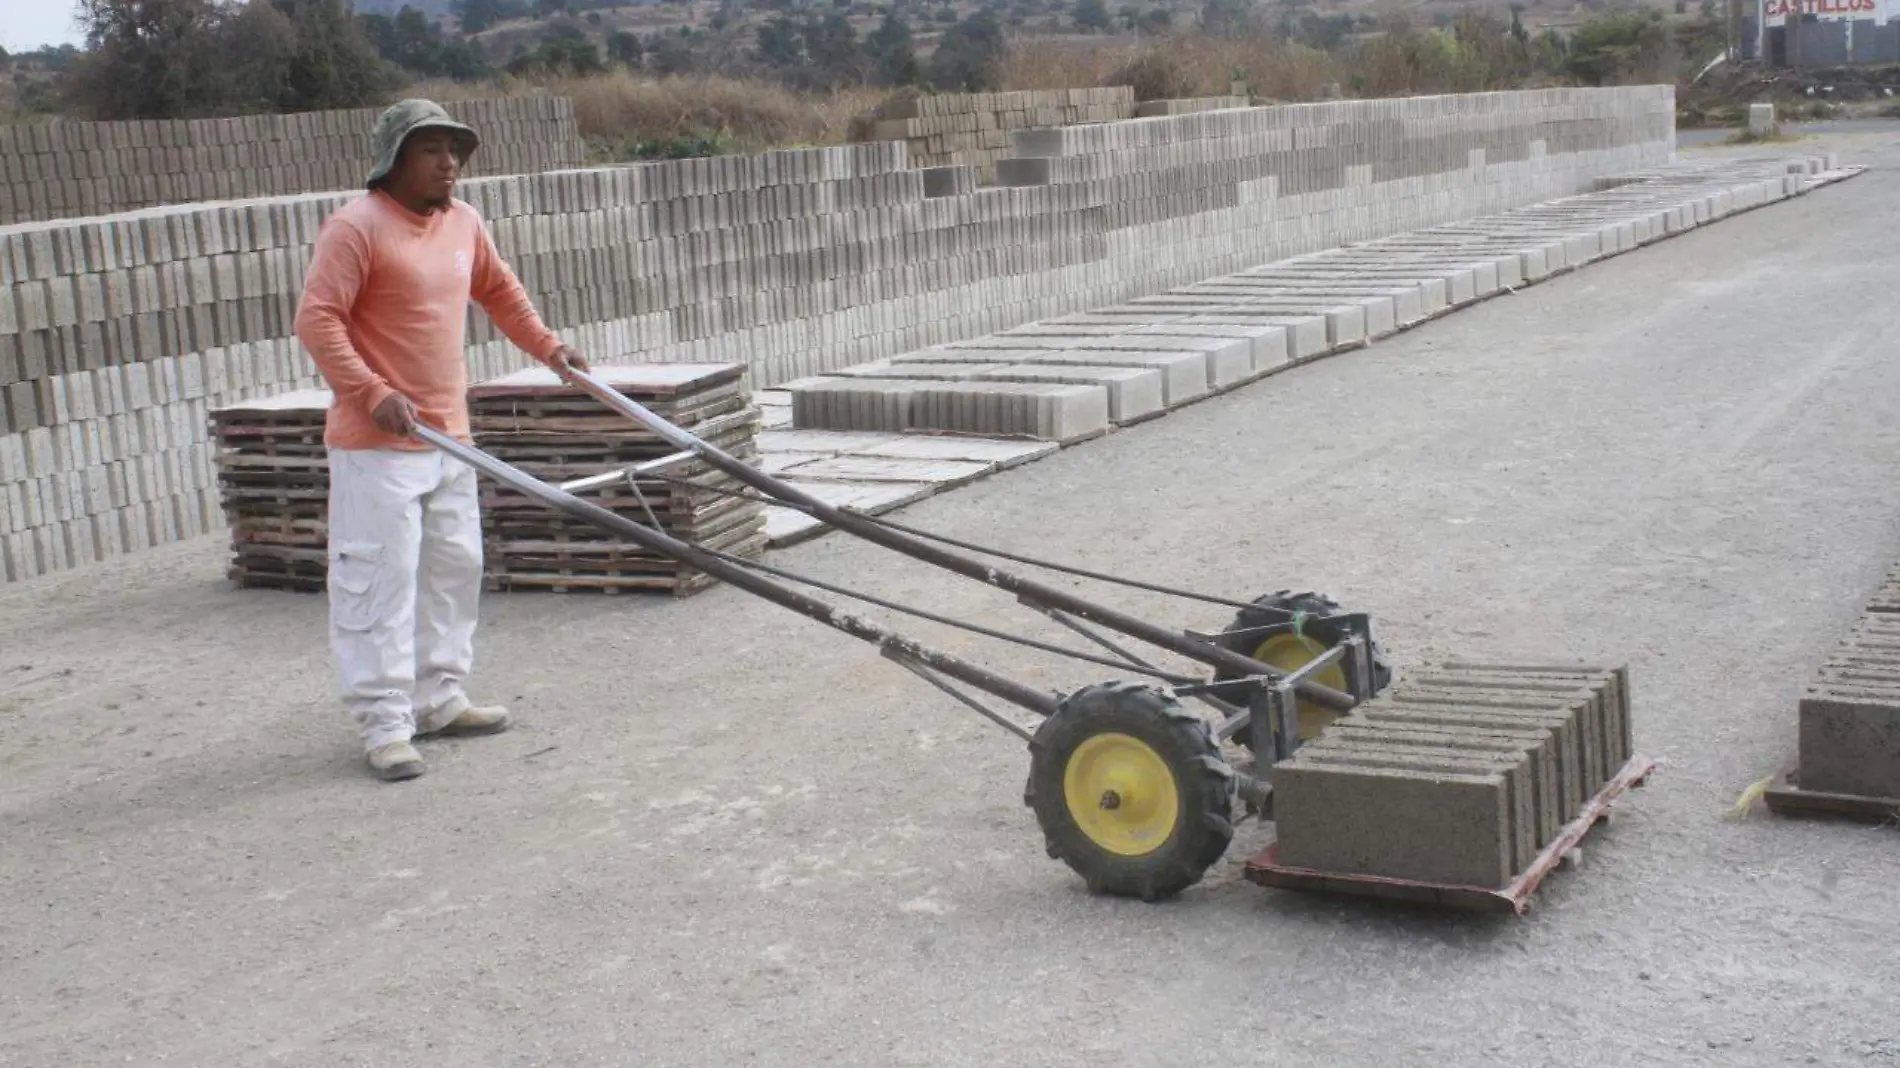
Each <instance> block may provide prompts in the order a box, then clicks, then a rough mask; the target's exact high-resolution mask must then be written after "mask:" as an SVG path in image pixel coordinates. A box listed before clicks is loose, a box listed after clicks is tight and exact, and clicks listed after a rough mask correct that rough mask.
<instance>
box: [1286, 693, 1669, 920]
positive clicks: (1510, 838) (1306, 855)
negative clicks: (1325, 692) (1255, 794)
mask: <svg viewBox="0 0 1900 1068" xmlns="http://www.w3.org/2000/svg"><path fill="white" fill-rule="evenodd" d="M1634 751H1635V749H1634V740H1633V737H1632V730H1631V713H1630V688H1629V674H1628V671H1627V669H1626V668H1624V667H1620V666H1619V667H1604V666H1596V665H1588V664H1562V665H1551V664H1538V663H1525V662H1521V661H1520V662H1516V663H1499V662H1483V661H1477V662H1456V661H1454V662H1450V663H1446V664H1442V665H1436V666H1433V667H1430V668H1427V669H1425V670H1422V671H1419V672H1416V673H1412V674H1408V675H1407V676H1406V677H1405V678H1404V679H1402V680H1401V681H1399V682H1398V683H1396V684H1394V685H1393V686H1392V687H1391V688H1390V689H1389V690H1387V691H1386V692H1385V693H1384V694H1381V695H1380V696H1378V697H1376V698H1374V699H1372V700H1371V701H1368V702H1366V703H1364V704H1362V705H1360V706H1359V707H1357V708H1355V709H1354V710H1353V711H1352V713H1351V714H1350V715H1347V716H1345V717H1342V718H1340V719H1336V720H1334V721H1333V722H1331V723H1330V724H1328V725H1327V726H1326V727H1325V728H1324V729H1323V730H1322V731H1321V732H1320V734H1319V735H1318V737H1317V738H1314V739H1311V740H1309V741H1307V742H1306V743H1305V744H1303V745H1301V746H1300V747H1299V748H1298V749H1297V750H1295V752H1294V754H1293V755H1292V756H1291V757H1290V758H1288V759H1285V760H1282V761H1280V762H1279V763H1278V764H1276V765H1274V767H1273V769H1272V771H1271V772H1270V773H1269V777H1270V781H1271V782H1272V785H1273V816H1274V827H1275V832H1276V837H1277V849H1278V862H1279V863H1280V864H1282V865H1285V866H1289V867H1296V868H1307V869H1311V870H1314V871H1320V872H1326V873H1328V874H1335V875H1358V876H1375V877H1379V878H1386V879H1403V880H1409V881H1416V882H1423V883H1433V884H1440V885H1448V886H1475V887H1483V888H1487V889H1497V888H1500V887H1503V886H1506V885H1508V884H1509V883H1510V882H1511V881H1512V879H1514V878H1515V877H1516V876H1518V875H1520V874H1522V873H1524V872H1525V871H1527V870H1528V869H1529V868H1531V867H1532V866H1533V865H1534V864H1535V863H1536V862H1537V860H1538V858H1539V856H1540V855H1541V854H1542V853H1543V851H1544V850H1545V848H1546V847H1548V846H1550V845H1551V843H1553V842H1555V841H1556V840H1557V839H1558V838H1559V837H1560V836H1561V835H1563V834H1564V832H1565V831H1566V829H1567V827H1568V826H1569V825H1570V823H1571V822H1572V821H1573V820H1576V819H1578V818H1579V815H1580V813H1581V812H1582V809H1583V807H1584V805H1585V804H1586V803H1587V802H1588V801H1590V800H1591V799H1592V798H1593V797H1595V796H1596V794H1597V793H1598V792H1599V791H1601V790H1602V789H1603V787H1604V786H1605V785H1606V784H1608V783H1609V782H1610V781H1611V780H1613V779H1615V778H1616V777H1617V775H1618V774H1619V773H1620V772H1621V771H1622V770H1623V768H1624V766H1625V765H1626V764H1627V763H1628V762H1629V760H1630V758H1631V756H1633V755H1634Z"/></svg>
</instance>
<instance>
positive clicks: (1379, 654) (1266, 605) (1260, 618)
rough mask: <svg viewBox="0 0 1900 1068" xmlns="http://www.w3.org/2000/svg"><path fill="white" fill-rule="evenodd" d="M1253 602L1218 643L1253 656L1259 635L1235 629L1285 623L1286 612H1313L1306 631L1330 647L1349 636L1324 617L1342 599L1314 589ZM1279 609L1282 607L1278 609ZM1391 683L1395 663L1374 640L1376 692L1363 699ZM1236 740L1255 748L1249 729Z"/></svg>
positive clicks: (1228, 675) (1220, 674)
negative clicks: (1312, 618) (1313, 591)
mask: <svg viewBox="0 0 1900 1068" xmlns="http://www.w3.org/2000/svg"><path fill="white" fill-rule="evenodd" d="M1253 603H1254V604H1255V605H1256V606H1258V607H1255V608H1243V609H1241V610H1240V611H1239V612H1237V613H1235V615H1234V621H1233V622H1232V623H1230V624H1228V625H1227V629H1226V630H1225V631H1223V632H1221V634H1220V635H1219V637H1218V638H1217V639H1216V642H1215V644H1217V645H1219V646H1220V647H1221V648H1223V649H1227V650H1229V651H1231V652H1236V653H1239V654H1240V655H1242V656H1252V655H1253V651H1254V650H1255V649H1257V648H1259V647H1260V638H1259V636H1258V635H1242V636H1234V632H1236V631H1242V630H1246V629H1248V628H1252V627H1264V626H1268V625H1270V624H1273V623H1283V622H1285V621H1286V620H1285V618H1284V616H1283V615H1282V613H1284V612H1305V613H1306V614H1307V615H1309V616H1313V617H1314V618H1315V621H1314V622H1311V623H1308V624H1307V625H1306V627H1305V633H1306V634H1307V635H1309V636H1310V637H1313V638H1315V639H1317V640H1318V641H1320V642H1321V643H1323V644H1324V645H1326V647H1327V648H1331V647H1333V646H1334V645H1337V644H1339V642H1340V641H1341V640H1342V639H1344V638H1345V637H1346V629H1345V628H1344V627H1343V626H1341V625H1339V624H1337V623H1333V624H1328V623H1325V622H1322V621H1321V620H1323V619H1324V617H1326V616H1336V615H1340V614H1342V613H1343V612H1345V609H1344V608H1342V607H1340V605H1339V603H1338V602H1336V601H1334V600H1333V599H1332V598H1330V597H1327V596H1326V595H1324V594H1319V593H1312V592H1310V591H1309V592H1306V593H1293V592H1291V591H1289V590H1281V591H1280V592H1278V593H1269V594H1266V595H1264V596H1261V597H1256V598H1254V600H1253ZM1275 609H1277V610H1278V611H1275ZM1214 677H1215V678H1216V679H1234V678H1239V677H1240V673H1239V672H1236V671H1228V670H1227V669H1225V668H1222V669H1220V670H1218V671H1216V672H1215V673H1214ZM1390 685H1392V664H1391V662H1390V661H1388V660H1387V659H1386V658H1385V650H1384V649H1383V648H1381V647H1380V645H1379V643H1378V642H1377V641H1376V640H1375V641H1373V642H1372V692H1371V693H1369V694H1364V695H1361V700H1365V699H1370V698H1372V697H1376V696H1378V695H1379V694H1381V693H1383V692H1385V688H1386V687H1388V686H1390ZM1235 740H1236V741H1239V742H1240V744H1242V745H1244V746H1246V747H1247V748H1248V749H1252V748H1253V745H1252V741H1251V735H1249V734H1246V733H1245V732H1243V734H1242V735H1241V736H1238V737H1236V739H1235Z"/></svg>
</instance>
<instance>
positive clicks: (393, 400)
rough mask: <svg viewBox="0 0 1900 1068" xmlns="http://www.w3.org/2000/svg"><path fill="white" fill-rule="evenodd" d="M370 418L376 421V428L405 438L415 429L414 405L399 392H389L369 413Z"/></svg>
mask: <svg viewBox="0 0 1900 1068" xmlns="http://www.w3.org/2000/svg"><path fill="white" fill-rule="evenodd" d="M370 418H371V419H373V420H375V421H376V428H377V429H378V430H381V431H382V432H383V433H385V434H394V435H395V436H397V437H399V438H406V437H408V436H409V435H411V434H413V433H415V431H416V406H415V404H414V403H413V402H411V401H410V400H409V398H408V397H405V396H403V395H402V394H400V393H391V394H390V395H389V397H388V399H386V400H384V401H383V402H382V403H381V404H378V405H377V406H376V410H375V411H373V412H371V413H370Z"/></svg>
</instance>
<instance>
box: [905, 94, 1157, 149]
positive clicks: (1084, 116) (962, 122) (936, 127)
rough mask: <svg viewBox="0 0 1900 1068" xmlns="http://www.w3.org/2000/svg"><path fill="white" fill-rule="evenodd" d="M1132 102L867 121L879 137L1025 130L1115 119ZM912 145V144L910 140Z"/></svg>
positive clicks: (1127, 111)
mask: <svg viewBox="0 0 1900 1068" xmlns="http://www.w3.org/2000/svg"><path fill="white" fill-rule="evenodd" d="M1133 110H1134V108H1133V105H1125V106H1118V105H1113V104H1085V105H1080V106H1071V105H1064V104H1052V105H1044V106H1037V107H1026V108H1010V109H1002V110H996V111H964V112H958V113H956V114H950V115H932V116H928V117H924V118H912V119H879V120H877V121H876V122H874V123H872V124H871V135H872V136H873V137H874V138H876V139H877V140H879V141H912V142H915V141H917V140H919V139H922V138H929V137H933V136H937V135H941V134H953V133H978V132H982V131H985V130H1003V131H1007V130H1027V129H1031V128H1033V127H1037V126H1071V125H1074V124H1076V123H1086V122H1115V121H1117V120H1119V119H1125V118H1128V117H1129V114H1130V113H1131V112H1132V111H1133ZM911 147H912V149H913V150H914V149H915V148H916V145H915V144H913V145H912V146H911Z"/></svg>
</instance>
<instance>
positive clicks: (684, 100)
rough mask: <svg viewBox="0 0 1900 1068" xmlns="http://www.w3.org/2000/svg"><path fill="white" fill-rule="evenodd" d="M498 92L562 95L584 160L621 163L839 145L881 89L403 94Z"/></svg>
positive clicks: (600, 79) (464, 92)
mask: <svg viewBox="0 0 1900 1068" xmlns="http://www.w3.org/2000/svg"><path fill="white" fill-rule="evenodd" d="M497 93H500V94H503V95H510V96H523V95H529V94H543V93H545V94H548V95H553V96H565V97H568V98H569V99H571V100H573V101H574V114H575V118H576V120H577V121H578V123H579V125H580V131H581V136H582V137H584V138H586V140H587V143H588V149H589V152H590V154H591V155H592V156H594V157H595V158H596V159H599V160H620V159H630V158H636V157H641V156H655V155H662V156H663V155H669V154H691V153H695V152H704V151H714V152H756V151H760V150H762V149H766V148H783V147H790V146H798V145H834V144H841V143H843V141H844V140H845V133H846V128H847V127H848V126H849V124H850V120H851V118H852V117H853V116H854V115H858V114H861V113H863V112H866V111H869V110H870V109H871V108H872V107H874V106H875V105H876V104H877V102H878V101H879V100H881V99H883V98H884V97H885V96H886V95H887V90H882V89H845V90H840V91H838V92H833V93H801V92H797V91H794V90H790V89H786V88H784V87H783V86H779V85H775V84H772V83H769V82H754V81H742V80H737V79H732V78H721V77H717V76H712V75H689V76H682V77H676V78H657V79H656V78H641V77H636V76H634V75H632V74H627V73H624V72H623V73H615V74H604V75H599V76H596V77H590V78H550V79H545V80H535V81H529V80H524V79H518V78H503V79H500V80H498V81H496V82H492V83H487V84H482V85H457V84H454V83H447V82H444V83H435V82H431V83H425V84H422V85H417V86H411V87H410V88H409V89H406V90H404V95H423V96H433V97H434V98H435V99H450V100H453V99H457V98H469V97H490V96H494V95H496V94H497ZM438 94H439V95H438Z"/></svg>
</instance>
